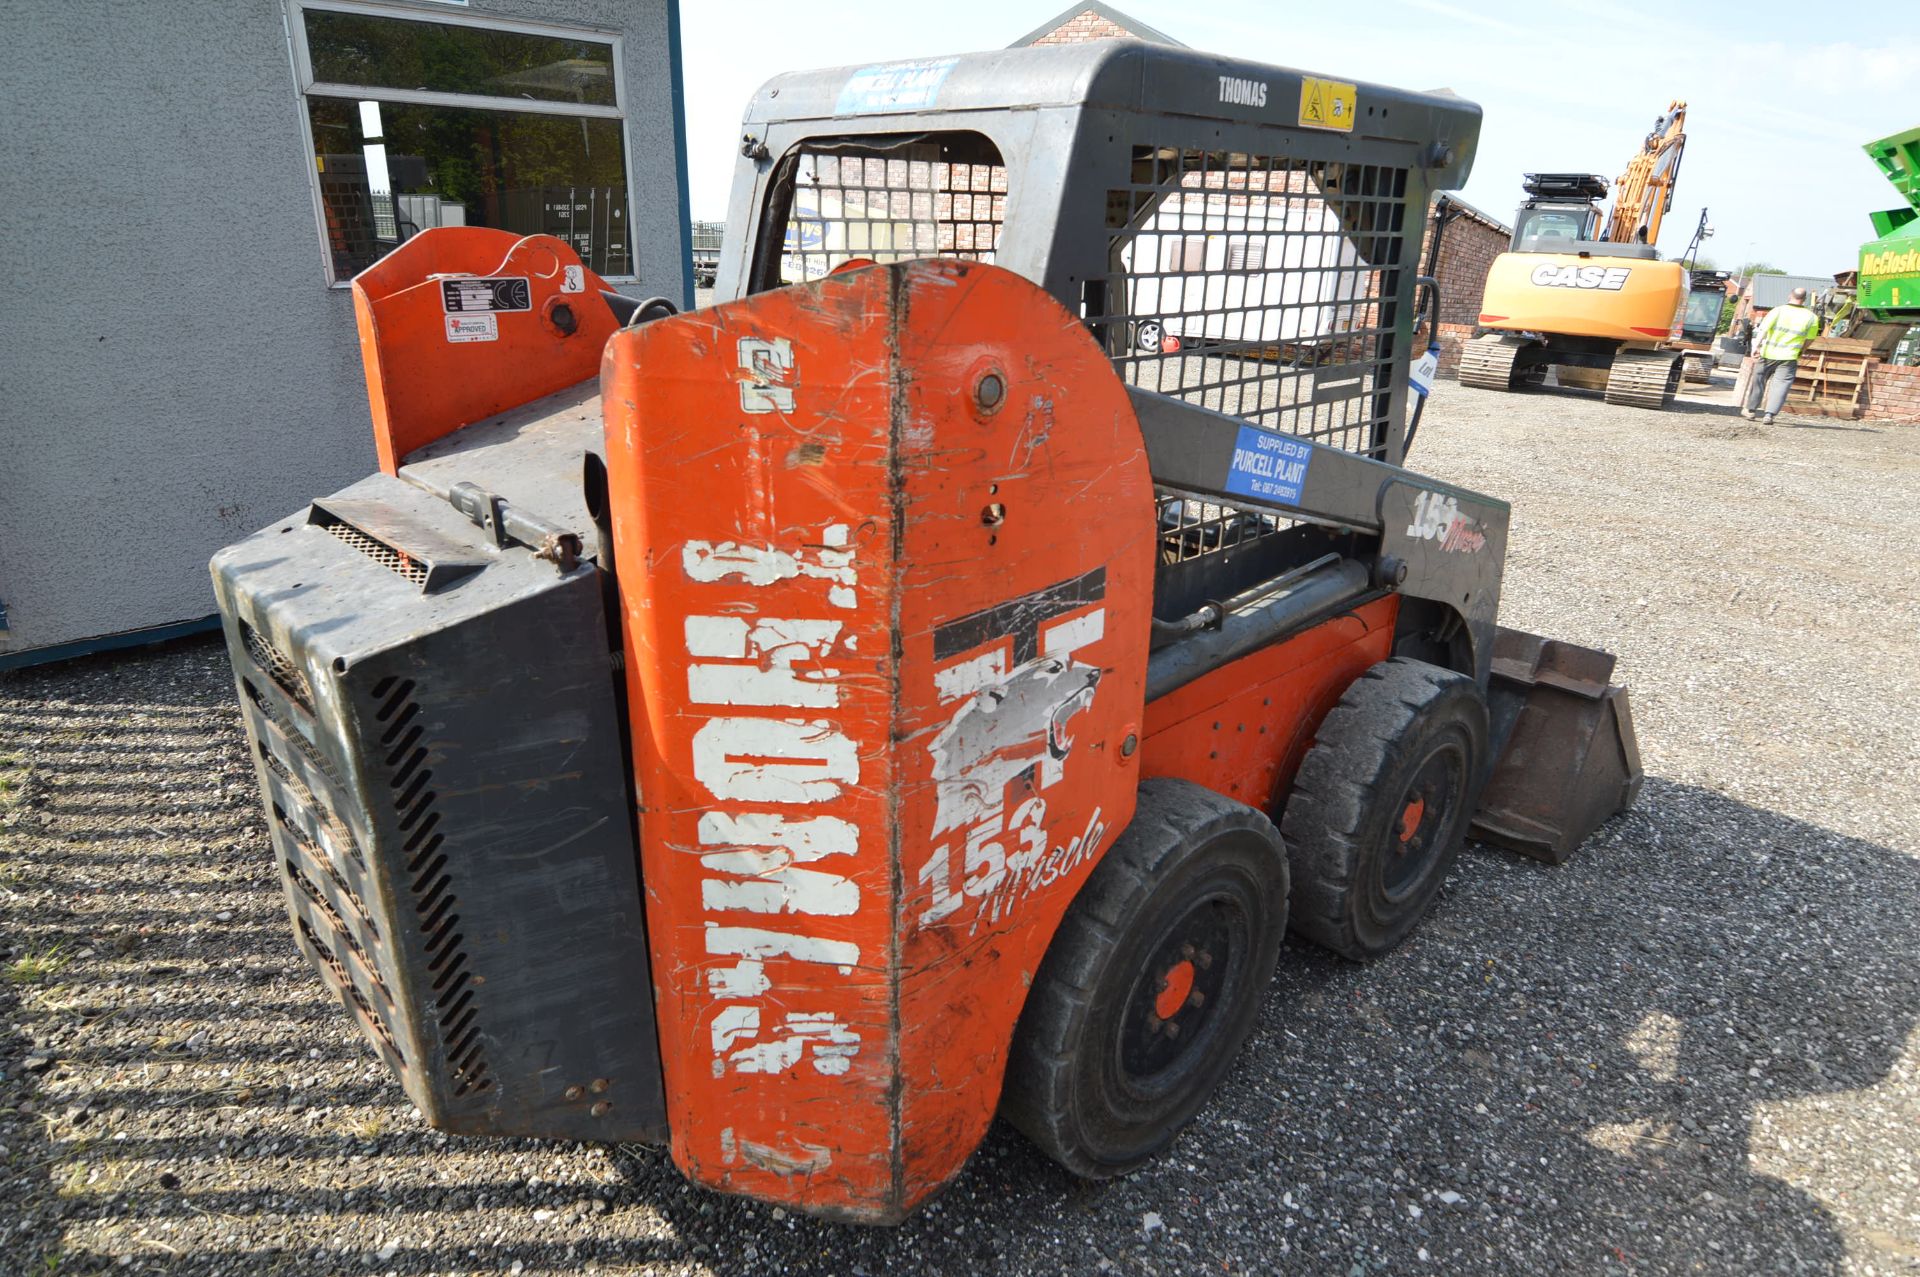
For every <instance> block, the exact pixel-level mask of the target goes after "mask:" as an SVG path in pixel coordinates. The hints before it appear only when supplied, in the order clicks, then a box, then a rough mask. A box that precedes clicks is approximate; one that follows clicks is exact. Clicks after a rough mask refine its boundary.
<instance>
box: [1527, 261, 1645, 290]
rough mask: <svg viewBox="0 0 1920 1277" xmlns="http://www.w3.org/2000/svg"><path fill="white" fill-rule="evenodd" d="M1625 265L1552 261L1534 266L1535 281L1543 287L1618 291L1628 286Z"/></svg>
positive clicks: (1629, 272) (1628, 273)
mask: <svg viewBox="0 0 1920 1277" xmlns="http://www.w3.org/2000/svg"><path fill="white" fill-rule="evenodd" d="M1631 274H1633V272H1632V271H1631V270H1629V269H1628V268H1627V267H1625V266H1555V265H1554V264H1553V263H1552V262H1547V263H1545V264H1544V265H1540V266H1536V267H1534V268H1533V282H1534V283H1536V284H1538V285H1540V286H1541V287H1542V288H1600V289H1605V290H1606V291H1607V292H1610V293H1617V292H1619V291H1620V290H1621V289H1622V288H1624V287H1626V284H1627V276H1629V275H1631Z"/></svg>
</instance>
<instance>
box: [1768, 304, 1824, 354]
mask: <svg viewBox="0 0 1920 1277" xmlns="http://www.w3.org/2000/svg"><path fill="white" fill-rule="evenodd" d="M1819 335H1820V316H1818V315H1816V314H1814V313H1813V312H1812V311H1811V310H1808V309H1807V308H1806V307H1805V306H1782V307H1780V308H1778V309H1777V310H1774V311H1771V312H1769V313H1768V315H1767V317H1766V319H1765V320H1764V321H1763V322H1762V323H1761V325H1760V349H1759V350H1757V351H1755V352H1754V353H1755V354H1757V355H1759V356H1760V358H1762V359H1798V358H1800V352H1801V350H1803V349H1804V348H1805V347H1806V344H1807V343H1808V342H1810V341H1812V340H1813V339H1814V338H1815V337H1818V336H1819Z"/></svg>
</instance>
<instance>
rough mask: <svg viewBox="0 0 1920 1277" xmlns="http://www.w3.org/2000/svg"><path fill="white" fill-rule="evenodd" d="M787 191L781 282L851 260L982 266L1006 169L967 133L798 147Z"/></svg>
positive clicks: (994, 233)
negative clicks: (956, 261) (960, 261)
mask: <svg viewBox="0 0 1920 1277" xmlns="http://www.w3.org/2000/svg"><path fill="white" fill-rule="evenodd" d="M793 191H794V195H793V203H792V206H791V208H790V209H789V211H788V215H787V226H786V238H785V241H784V242H783V243H782V245H781V249H780V270H779V280H780V282H782V283H789V284H792V283H803V282H806V281H808V280H815V279H821V278H824V277H825V276H826V275H827V274H828V273H830V272H831V271H832V270H833V269H834V268H835V267H836V266H839V265H841V264H842V263H843V262H847V261H850V260H852V259H854V258H867V259H870V260H872V261H875V262H881V263H886V262H900V261H909V260H911V259H913V258H917V257H936V256H937V257H961V258H966V259H968V260H970V261H978V262H990V261H992V260H993V255H994V251H995V249H997V248H998V247H999V244H1000V228H1001V226H1002V224H1003V223H1004V222H1005V221H1006V214H1007V170H1006V168H1005V166H1004V165H1002V164H1001V162H1000V156H999V153H998V152H997V151H995V150H994V149H993V147H992V144H990V143H988V142H987V141H986V139H984V138H981V137H979V136H978V135H975V134H962V135H949V136H940V137H935V138H930V139H923V140H917V141H913V142H903V143H900V144H898V145H893V146H888V147H885V148H878V147H864V146H858V145H851V144H835V145H834V146H833V147H831V148H830V149H829V148H824V147H823V148H821V149H817V150H803V151H802V152H800V153H799V154H798V155H797V156H796V157H794V160H793Z"/></svg>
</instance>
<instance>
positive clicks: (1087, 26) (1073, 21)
mask: <svg viewBox="0 0 1920 1277" xmlns="http://www.w3.org/2000/svg"><path fill="white" fill-rule="evenodd" d="M1131 34H1132V32H1130V31H1128V30H1127V29H1126V28H1125V27H1123V26H1120V25H1119V24H1118V23H1115V22H1109V21H1108V20H1107V19H1105V18H1103V17H1101V16H1100V15H1099V14H1098V13H1095V12H1094V11H1093V10H1092V9H1083V10H1081V11H1080V12H1079V13H1076V14H1074V15H1073V16H1072V17H1071V18H1068V19H1067V20H1066V21H1065V22H1062V23H1061V24H1060V25H1059V26H1057V27H1055V28H1054V29H1053V30H1051V31H1049V32H1047V33H1046V34H1045V35H1043V36H1041V37H1039V38H1038V39H1036V40H1035V41H1034V42H1033V43H1034V44H1036V45H1040V44H1080V43H1082V42H1084V41H1087V40H1118V39H1124V38H1126V37H1127V36H1129V35H1131Z"/></svg>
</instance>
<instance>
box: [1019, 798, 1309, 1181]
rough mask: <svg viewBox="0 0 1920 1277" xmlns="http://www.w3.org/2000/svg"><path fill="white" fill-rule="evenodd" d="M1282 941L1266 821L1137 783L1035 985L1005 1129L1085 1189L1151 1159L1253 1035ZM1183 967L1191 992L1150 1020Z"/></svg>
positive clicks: (1280, 890) (1282, 872)
mask: <svg viewBox="0 0 1920 1277" xmlns="http://www.w3.org/2000/svg"><path fill="white" fill-rule="evenodd" d="M1286 929H1287V857H1286V851H1285V849H1284V848H1283V847H1282V845H1281V842H1280V834H1279V831H1278V830H1276V829H1275V828H1274V826H1273V822H1272V821H1270V820H1269V819H1267V817H1266V816H1265V815H1264V814H1262V813H1261V812H1258V811H1255V810H1254V809H1253V808H1251V807H1248V806H1245V805H1244V804H1241V803H1237V802H1235V801H1233V800H1232V799H1230V798H1226V797H1223V796H1221V795H1220V794H1216V793H1214V792H1213V791H1212V790H1209V789H1205V788H1203V787H1201V786H1199V785H1195V784H1192V783H1191V782H1188V781H1182V780H1171V779H1155V780H1148V781H1145V782H1143V783H1142V784H1141V786H1140V795H1139V805H1138V807H1137V808H1136V809H1135V812H1134V817H1133V820H1132V822H1131V823H1129V824H1128V825H1127V827H1126V829H1125V830H1124V831H1122V833H1121V835H1120V837H1119V838H1118V839H1117V840H1116V841H1115V842H1114V845H1113V846H1112V848H1110V849H1109V850H1108V852H1107V854H1106V856H1105V858H1103V859H1102V860H1101V861H1100V863H1099V864H1098V865H1097V866H1095V867H1094V870H1093V873H1092V875H1091V876H1089V878H1088V879H1087V882H1086V885H1085V886H1084V887H1082V888H1081V889H1080V893H1079V895H1077V896H1076V897H1074V901H1073V904H1072V905H1071V906H1069V908H1068V909H1067V913H1066V916H1065V918H1063V919H1062V921H1061V923H1060V929H1059V930H1058V931H1057V932H1055V933H1054V937H1053V942H1052V944H1051V945H1050V946H1049V947H1048V949H1047V956H1046V958H1045V959H1044V960H1043V961H1042V962H1041V964H1040V969H1039V971H1038V972H1037V973H1036V974H1035V976H1034V981H1033V988H1032V990H1031V991H1030V992H1029V994H1028V996H1027V1003H1026V1007H1025V1009H1024V1010H1023V1011H1022V1013H1021V1016H1020V1022H1019V1025H1018V1027H1017V1028H1016V1030H1015V1032H1014V1038H1013V1047H1012V1050H1011V1052H1010V1054H1009V1056H1008V1060H1007V1075H1006V1085H1005V1087H1004V1088H1003V1090H1002V1092H1001V1102H1000V1104H1001V1112H1002V1114H1003V1115H1004V1116H1005V1117H1006V1118H1007V1119H1008V1120H1009V1121H1011V1122H1012V1123H1013V1124H1014V1126H1015V1127H1017V1128H1018V1129H1019V1130H1020V1131H1021V1132H1022V1133H1024V1134H1025V1135H1026V1136H1027V1138H1028V1139H1030V1140H1032V1141H1033V1142H1034V1144H1036V1145H1038V1146H1039V1148H1040V1149H1041V1151H1042V1152H1044V1153H1046V1154H1047V1155H1048V1156H1049V1157H1051V1158H1053V1160H1054V1161H1056V1162H1058V1163H1060V1165H1062V1166H1064V1167H1065V1168H1066V1169H1067V1170H1069V1171H1072V1172H1073V1173H1074V1174H1076V1175H1079V1176H1082V1177H1084V1178H1087V1179H1106V1178H1109V1177H1111V1176H1114V1175H1122V1174H1125V1173H1126V1172H1128V1171H1130V1170H1133V1169H1135V1168H1136V1167H1139V1166H1141V1165H1142V1164H1144V1163H1146V1162H1148V1161H1150V1160H1152V1158H1153V1157H1154V1156H1155V1155H1156V1154H1158V1153H1159V1152H1161V1151H1162V1150H1163V1149H1165V1148H1166V1147H1167V1146H1168V1145H1169V1144H1171V1143H1172V1142H1173V1139H1174V1136H1175V1135H1177V1134H1178V1133H1179V1131H1180V1128H1181V1127H1183V1126H1185V1125H1186V1124H1187V1122H1188V1121H1189V1120H1191V1119H1192V1117H1193V1115H1194V1114H1195V1113H1197V1112H1199V1110H1200V1108H1201V1106H1202V1105H1204V1104H1205V1103H1206V1101H1207V1098H1208V1097H1209V1096H1211V1095H1212V1094H1213V1091H1214V1088H1215V1087H1217V1086H1218V1085H1219V1084H1220V1080H1221V1079H1222V1078H1223V1077H1225V1076H1226V1073H1227V1070H1228V1069H1229V1068H1230V1067H1231V1066H1232V1064H1233V1061H1234V1058H1235V1057H1236V1056H1237V1055H1238V1054H1239V1051H1240V1047H1241V1046H1242V1045H1243V1044H1244V1043H1245V1042H1246V1040H1247V1036H1248V1034H1250V1033H1251V1032H1252V1031H1253V1026H1254V1023H1255V1021H1256V1020H1257V1019H1258V1018H1259V1014H1260V1006H1261V1003H1262V1002H1263V1001H1264V1000H1265V996H1266V991H1267V985H1268V984H1269V983H1270V982H1271V980H1272V978H1273V969H1274V966H1275V964H1276V963H1277V962H1278V961H1279V956H1280V943H1281V940H1282V937H1283V936H1284V935H1285V933H1286ZM1220 949H1224V951H1225V956H1224V957H1218V958H1216V957H1215V956H1214V955H1215V952H1216V951H1217V950H1220ZM1183 955H1184V956H1183ZM1170 956H1171V962H1169V957H1170ZM1181 967H1184V968H1185V977H1184V978H1185V979H1186V980H1190V981H1192V983H1191V984H1189V985H1184V986H1183V987H1186V988H1189V989H1190V990H1191V993H1190V994H1189V995H1188V996H1187V998H1186V1001H1185V1002H1184V1003H1182V1004H1180V1005H1179V1006H1178V1007H1177V1009H1175V1010H1174V1011H1172V1012H1170V1013H1169V1014H1168V1015H1167V1017H1166V1018H1165V1019H1161V1018H1160V1017H1159V1014H1158V1012H1159V1008H1158V1007H1157V1006H1156V1005H1155V1002H1156V1000H1161V1001H1163V1000H1164V999H1165V997H1166V996H1167V994H1168V993H1169V992H1170V989H1169V987H1168V986H1169V984H1170V983H1171V979H1170V978H1171V977H1173V976H1174V972H1175V969H1177V968H1181ZM1216 968H1218V969H1217V970H1216ZM1193 994H1198V995H1200V996H1199V998H1198V1000H1196V999H1195V998H1194V996H1192V995H1193ZM1175 996H1176V997H1178V996H1179V995H1178V994H1177V993H1176V994H1175ZM1170 1029H1171V1031H1169V1030H1170Z"/></svg>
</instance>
